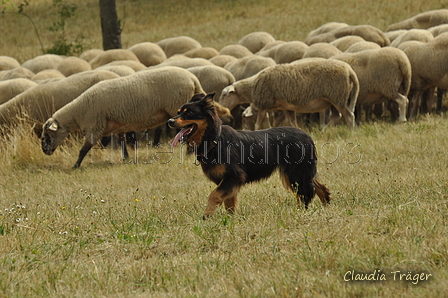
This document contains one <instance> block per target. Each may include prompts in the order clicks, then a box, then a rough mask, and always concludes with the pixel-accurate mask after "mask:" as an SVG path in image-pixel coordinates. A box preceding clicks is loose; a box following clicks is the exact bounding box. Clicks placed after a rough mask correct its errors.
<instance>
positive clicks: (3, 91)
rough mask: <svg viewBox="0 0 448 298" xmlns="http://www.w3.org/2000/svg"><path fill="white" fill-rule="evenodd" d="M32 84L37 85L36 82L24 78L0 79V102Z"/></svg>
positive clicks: (5, 100)
mask: <svg viewBox="0 0 448 298" xmlns="http://www.w3.org/2000/svg"><path fill="white" fill-rule="evenodd" d="M34 86H37V83H36V82H33V81H31V80H29V79H24V78H18V79H11V80H6V81H0V104H2V103H5V102H7V101H8V100H10V99H11V98H13V97H14V96H16V95H18V94H20V93H22V92H23V91H25V90H26V89H28V88H31V87H34Z"/></svg>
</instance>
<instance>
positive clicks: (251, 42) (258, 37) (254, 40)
mask: <svg viewBox="0 0 448 298" xmlns="http://www.w3.org/2000/svg"><path fill="white" fill-rule="evenodd" d="M273 41H275V38H274V37H273V36H272V35H271V34H269V33H268V32H264V31H257V32H252V33H249V34H246V35H245V36H243V37H242V38H241V39H240V40H239V41H238V42H237V44H239V45H242V46H244V47H246V48H247V49H248V50H249V51H251V52H252V53H256V52H258V51H259V50H261V49H262V48H263V47H264V46H265V45H267V44H268V43H271V42H273Z"/></svg>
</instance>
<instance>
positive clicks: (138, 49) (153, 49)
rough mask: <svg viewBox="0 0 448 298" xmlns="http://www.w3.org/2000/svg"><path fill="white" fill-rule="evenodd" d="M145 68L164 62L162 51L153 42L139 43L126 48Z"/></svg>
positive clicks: (164, 57)
mask: <svg viewBox="0 0 448 298" xmlns="http://www.w3.org/2000/svg"><path fill="white" fill-rule="evenodd" d="M128 50H129V51H131V52H133V53H134V54H135V55H136V56H137V58H138V60H140V62H141V63H143V64H144V65H145V66H146V67H149V66H153V65H157V64H160V63H162V62H163V61H165V60H166V54H165V52H164V51H163V49H162V48H161V47H160V46H159V45H158V44H156V43H154V42H141V43H137V44H135V45H133V46H132V47H130V48H128Z"/></svg>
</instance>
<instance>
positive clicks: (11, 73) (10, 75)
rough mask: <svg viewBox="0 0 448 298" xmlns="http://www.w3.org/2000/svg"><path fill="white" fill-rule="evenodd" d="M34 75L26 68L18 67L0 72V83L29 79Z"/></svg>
mask: <svg viewBox="0 0 448 298" xmlns="http://www.w3.org/2000/svg"><path fill="white" fill-rule="evenodd" d="M34 75H35V73H34V72H32V71H31V70H29V69H28V68H25V67H22V66H20V67H16V68H13V69H8V70H2V71H0V81H4V80H10V79H17V78H24V79H31V78H32V77H34Z"/></svg>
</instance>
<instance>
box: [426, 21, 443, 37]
mask: <svg viewBox="0 0 448 298" xmlns="http://www.w3.org/2000/svg"><path fill="white" fill-rule="evenodd" d="M428 31H429V32H431V34H432V36H434V37H436V36H438V35H440V34H442V33H445V32H448V24H441V25H438V26H435V27H431V28H428Z"/></svg>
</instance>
